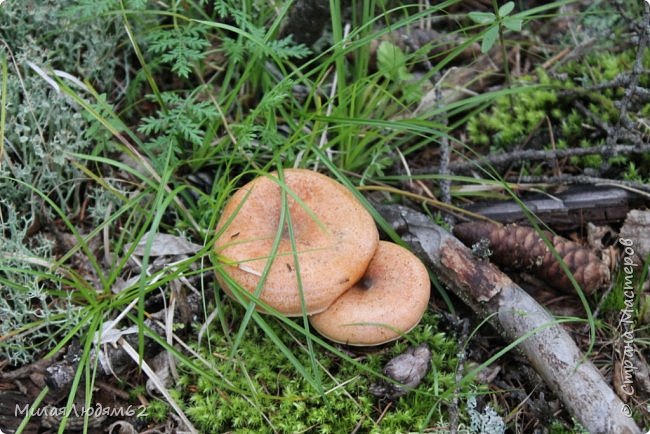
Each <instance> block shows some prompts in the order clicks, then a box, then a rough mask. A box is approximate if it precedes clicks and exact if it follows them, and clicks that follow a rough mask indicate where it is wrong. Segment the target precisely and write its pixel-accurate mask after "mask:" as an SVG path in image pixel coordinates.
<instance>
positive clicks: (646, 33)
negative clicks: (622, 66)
mask: <svg viewBox="0 0 650 434" xmlns="http://www.w3.org/2000/svg"><path fill="white" fill-rule="evenodd" d="M642 20H643V21H642V22H643V23H645V25H644V26H643V28H642V29H641V36H640V37H639V45H638V46H637V52H636V60H635V62H634V66H633V67H632V73H631V74H630V82H629V85H628V88H627V89H625V96H624V97H623V100H622V101H621V112H620V115H619V117H618V122H617V123H616V127H614V131H613V134H612V135H610V136H609V137H607V144H608V145H615V144H616V142H617V141H618V138H619V136H620V134H621V129H622V124H623V122H624V121H627V120H628V119H627V109H628V107H629V105H630V101H631V100H632V96H634V92H635V90H636V87H637V85H638V84H639V76H640V75H641V73H642V72H643V55H644V53H645V50H646V48H647V47H648V45H649V43H650V6H649V5H648V4H647V3H646V4H644V7H643V18H642Z"/></svg>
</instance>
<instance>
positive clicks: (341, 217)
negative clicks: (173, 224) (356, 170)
mask: <svg viewBox="0 0 650 434" xmlns="http://www.w3.org/2000/svg"><path fill="white" fill-rule="evenodd" d="M284 182H285V185H286V187H287V194H286V198H287V210H288V213H289V215H290V218H291V224H292V228H293V233H294V240H295V244H296V250H297V256H298V265H299V272H300V281H301V284H302V293H303V296H304V301H305V309H306V312H307V313H308V314H312V313H317V312H320V311H322V310H324V309H325V308H327V307H328V306H329V305H330V304H331V303H332V302H333V301H334V300H336V298H338V296H339V295H341V294H342V293H343V292H344V291H345V290H347V289H348V288H350V287H351V286H352V285H353V284H354V283H355V282H357V281H358V280H359V279H360V278H361V276H363V273H364V272H365V270H366V268H367V267H368V263H369V262H370V259H371V258H372V256H373V254H374V252H375V249H376V248H377V243H378V242H379V234H378V232H377V228H376V226H375V223H374V220H373V219H372V216H371V215H370V214H369V213H368V211H367V210H366V209H365V208H364V207H363V205H362V204H361V203H360V202H359V201H358V200H357V199H356V198H355V197H354V195H353V194H352V193H351V192H350V191H348V190H347V189H346V188H345V187H344V186H343V185H341V184H339V183H337V182H336V181H334V180H333V179H331V178H328V177H327V176H324V175H321V174H319V173H317V172H314V171H311V170H304V169H286V170H284ZM281 192H282V189H281V187H280V183H279V181H278V178H277V174H276V173H273V174H271V175H270V176H263V177H259V178H256V179H254V180H253V181H251V182H249V183H248V184H246V185H245V186H243V187H242V188H241V189H240V190H238V191H237V192H236V193H235V194H234V195H233V196H232V198H231V199H230V200H229V201H228V203H227V204H226V206H225V207H224V210H223V214H222V216H221V218H220V220H219V223H218V224H217V231H222V230H223V233H222V234H221V235H220V236H219V238H218V239H217V241H216V243H215V251H216V253H217V254H218V255H220V256H221V257H222V258H224V262H223V264H222V266H223V268H224V270H225V271H226V273H228V274H229V275H230V277H232V279H234V281H235V282H237V283H238V284H239V285H241V286H242V287H243V288H245V289H246V290H247V291H248V292H250V293H253V292H254V291H255V288H256V287H257V285H258V283H259V281H260V277H261V276H262V272H263V270H264V268H265V265H266V263H267V261H268V260H270V259H272V260H273V263H272V265H271V267H270V270H269V272H268V274H267V276H266V280H265V281H264V283H263V287H262V291H261V293H260V295H259V296H260V299H261V300H262V301H264V302H265V303H267V304H268V305H269V306H271V307H273V308H275V309H277V310H278V311H280V312H282V313H284V314H286V315H288V316H298V315H301V314H302V308H301V298H300V292H299V284H298V278H297V272H298V270H297V269H296V265H295V261H294V255H293V251H292V246H291V239H290V238H289V234H288V230H287V228H286V226H285V227H284V228H282V239H281V241H280V244H279V247H278V249H277V254H276V256H275V258H270V256H271V253H272V246H273V242H274V239H275V238H276V234H277V231H278V228H279V223H280V212H281V208H282V200H281V197H282V193H281ZM294 195H295V196H296V197H298V198H299V199H300V202H299V201H297V200H295V198H294ZM231 219H232V220H231ZM217 279H218V280H219V283H220V284H221V286H222V287H223V288H224V290H226V292H227V293H229V294H230V292H229V291H230V290H231V288H228V286H227V285H226V283H225V281H224V279H223V277H222V276H220V275H219V274H217ZM230 295H231V294H230Z"/></svg>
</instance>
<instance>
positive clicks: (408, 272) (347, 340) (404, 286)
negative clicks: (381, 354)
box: [310, 241, 431, 346]
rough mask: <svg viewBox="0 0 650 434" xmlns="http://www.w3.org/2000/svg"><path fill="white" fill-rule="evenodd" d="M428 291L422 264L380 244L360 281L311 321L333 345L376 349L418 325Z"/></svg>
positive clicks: (397, 248)
mask: <svg viewBox="0 0 650 434" xmlns="http://www.w3.org/2000/svg"><path fill="white" fill-rule="evenodd" d="M430 292H431V283H430V281H429V274H428V273H427V270H426V268H425V266H424V264H422V262H421V261H420V260H419V259H418V258H417V257H416V256H415V255H414V254H413V253H411V252H410V251H408V250H407V249H405V248H403V247H401V246H398V245H397V244H393V243H389V242H386V241H380V242H379V245H378V246H377V251H376V252H375V255H374V256H373V258H372V260H371V261H370V264H369V266H368V269H367V270H366V273H365V274H364V276H363V278H362V279H361V280H360V281H359V282H357V283H356V284H355V285H354V286H353V287H352V288H350V289H349V290H348V291H346V292H345V293H343V294H342V295H341V296H340V297H339V298H337V299H336V301H335V302H334V303H333V304H332V305H331V306H330V307H329V308H327V309H326V310H325V311H323V312H321V313H319V314H316V315H312V316H311V317H310V322H311V324H312V326H313V327H314V328H315V329H316V330H317V331H318V332H319V333H320V334H321V335H323V336H325V337H326V338H328V339H330V340H332V341H335V342H339V343H342V344H347V345H355V346H370V345H379V344H383V343H386V342H390V341H393V340H395V339H397V338H399V337H400V336H402V335H403V334H405V333H407V332H409V331H410V330H411V329H413V327H415V326H416V325H417V324H418V322H420V319H421V318H422V315H423V314H424V311H425V310H426V308H427V304H428V302H429V294H430Z"/></svg>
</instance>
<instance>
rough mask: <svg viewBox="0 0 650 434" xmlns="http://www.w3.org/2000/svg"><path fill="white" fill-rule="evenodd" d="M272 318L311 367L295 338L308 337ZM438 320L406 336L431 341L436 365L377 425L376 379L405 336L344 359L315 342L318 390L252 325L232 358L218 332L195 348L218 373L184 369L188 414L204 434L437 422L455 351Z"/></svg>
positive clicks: (395, 428)
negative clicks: (373, 386)
mask: <svg viewBox="0 0 650 434" xmlns="http://www.w3.org/2000/svg"><path fill="white" fill-rule="evenodd" d="M226 306H227V309H226V311H227V312H228V313H227V315H228V316H229V315H233V316H232V318H238V317H241V316H242V315H243V311H242V310H241V308H239V307H238V306H232V305H231V304H230V303H229V302H227V303H226ZM297 321H298V322H299V323H300V321H301V320H299V319H298V320H297ZM269 322H270V324H271V327H272V328H273V330H274V331H275V332H276V333H277V334H278V336H280V337H281V338H282V339H283V341H284V343H285V344H286V345H287V346H288V347H289V348H290V349H291V350H292V351H293V353H294V355H295V356H296V358H297V359H298V360H299V361H300V363H302V364H303V366H310V358H309V354H308V353H307V351H306V349H305V348H306V346H305V345H304V342H300V343H299V342H297V341H304V337H301V336H299V337H297V338H296V339H294V338H292V337H291V336H290V334H289V333H288V332H287V331H286V330H283V329H282V326H281V325H280V324H279V323H277V322H275V321H269ZM435 325H436V319H435V317H434V316H433V315H431V314H427V315H426V316H425V318H424V319H423V320H422V322H421V324H420V325H419V326H418V327H416V329H414V330H413V331H412V332H411V333H409V335H408V337H409V339H410V340H412V341H413V342H417V343H423V342H426V343H427V344H429V346H430V347H431V349H432V354H433V358H432V366H433V368H432V369H431V370H430V371H429V373H428V374H427V376H426V377H425V379H424V380H423V382H422V384H421V385H420V387H419V388H418V389H417V391H415V392H413V393H410V394H408V395H406V396H403V397H401V398H400V399H399V400H398V401H396V402H395V404H393V405H392V406H391V409H390V410H389V411H388V412H387V413H385V414H384V415H383V417H382V418H381V422H380V423H378V424H377V423H375V421H376V420H377V419H378V417H379V413H378V410H377V406H376V398H374V397H373V396H372V395H370V393H369V392H368V387H369V385H370V384H372V383H373V382H376V381H378V379H379V377H378V374H377V373H379V372H381V369H382V366H383V365H384V364H385V363H386V362H387V361H388V360H389V359H390V358H391V357H393V356H395V355H397V354H399V353H401V352H403V351H404V350H405V349H406V348H407V346H408V342H407V341H403V340H402V341H400V342H397V343H394V344H390V345H388V346H386V347H383V348H381V349H373V350H371V351H370V352H366V353H363V352H360V353H359V354H358V355H357V356H355V357H354V358H353V359H350V358H348V359H347V360H346V358H345V355H344V354H343V353H338V354H333V353H331V352H329V351H327V350H325V349H323V348H321V347H319V346H315V349H314V351H315V353H316V354H315V357H316V360H317V361H318V363H319V365H320V367H319V373H318V375H320V378H321V382H322V387H323V390H324V392H325V393H324V394H323V395H320V394H319V393H318V392H317V391H315V390H314V388H313V387H312V386H311V385H310V384H309V382H308V381H306V379H305V378H304V377H303V376H302V375H301V374H299V373H298V372H297V371H296V369H295V368H294V366H293V365H292V364H291V363H290V362H289V361H288V359H287V358H286V357H285V356H284V355H283V354H282V353H281V352H280V351H279V349H278V347H277V346H276V345H275V344H274V343H273V342H272V341H271V340H270V339H269V338H268V337H267V336H266V335H265V333H264V332H263V331H262V330H261V329H260V328H259V327H257V326H255V325H251V326H249V328H248V330H247V332H246V334H245V336H244V340H243V341H242V343H241V346H240V348H239V350H238V351H237V354H236V355H235V356H234V357H232V358H231V357H230V356H229V352H230V348H231V345H232V343H231V342H230V341H229V340H228V339H226V338H225V337H224V334H223V332H221V331H214V332H213V333H212V335H211V338H210V340H209V343H207V345H203V346H202V347H201V348H199V349H198V351H199V352H201V353H202V355H203V356H204V357H205V358H206V359H207V360H209V361H210V363H211V365H212V367H213V368H212V369H211V371H212V372H219V375H218V376H215V375H199V376H197V375H196V374H192V373H185V374H184V376H183V378H182V380H181V383H180V385H181V387H182V388H183V390H185V398H186V404H187V407H186V412H187V414H188V415H189V417H190V418H191V420H192V421H193V422H194V423H195V424H196V426H197V428H198V429H199V430H201V431H202V432H223V431H227V430H232V431H235V432H272V431H273V430H274V429H275V430H276V431H280V432H301V431H305V430H315V431H318V432H323V433H340V432H352V431H353V430H354V429H355V428H357V427H358V429H360V430H361V431H362V432H378V433H379V432H390V433H395V432H405V431H411V430H414V429H424V428H426V427H428V426H434V423H435V421H438V420H439V419H441V418H443V417H444V412H440V411H437V412H433V413H432V408H436V407H437V408H440V407H441V405H440V403H441V402H442V401H443V400H444V399H443V398H444V397H448V396H449V393H450V391H451V390H453V384H454V369H455V363H456V361H455V358H454V355H455V354H456V352H457V349H456V344H455V342H454V341H453V340H451V339H449V338H448V337H447V336H445V335H444V334H442V333H439V332H436V327H435ZM296 340H297V341H296ZM208 345H209V347H210V350H209V351H208V349H207V346H208ZM353 360H354V362H353ZM222 379H224V380H222ZM224 384H229V386H228V387H224ZM190 390H191V393H190Z"/></svg>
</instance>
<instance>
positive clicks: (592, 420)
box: [377, 205, 641, 434]
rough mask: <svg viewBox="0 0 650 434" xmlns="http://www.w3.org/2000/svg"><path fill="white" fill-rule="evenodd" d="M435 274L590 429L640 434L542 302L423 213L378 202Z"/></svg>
mask: <svg viewBox="0 0 650 434" xmlns="http://www.w3.org/2000/svg"><path fill="white" fill-rule="evenodd" d="M377 210H378V211H379V212H380V213H381V214H382V215H383V216H384V218H385V219H386V220H387V221H388V222H389V223H390V224H391V226H393V228H395V230H396V231H397V232H398V233H399V234H400V236H401V237H402V239H404V241H406V242H407V243H409V244H410V246H411V247H412V249H413V250H414V252H415V253H416V254H417V255H418V256H420V258H421V259H422V260H423V261H425V263H427V264H428V266H429V267H431V270H432V271H433V272H434V273H435V274H436V275H437V276H438V278H439V279H440V280H441V281H442V282H443V283H445V285H447V287H448V288H449V289H451V290H452V291H453V292H454V293H455V294H456V295H458V296H459V297H460V298H461V299H462V300H463V301H464V302H465V303H466V304H467V305H468V306H470V307H471V308H472V310H473V311H474V312H475V313H476V314H477V315H478V316H479V317H480V318H481V319H484V318H488V317H491V319H490V323H491V324H492V325H493V326H494V327H495V328H496V329H497V330H498V331H499V333H500V334H501V335H502V336H503V337H504V338H505V339H506V340H508V341H510V342H514V341H517V340H520V339H521V342H520V343H519V345H518V348H519V349H520V350H521V351H522V353H523V354H524V355H525V356H526V357H527V358H528V360H529V361H530V364H531V365H532V366H533V368H534V369H535V370H536V371H537V373H538V374H539V375H540V376H541V377H542V379H543V380H544V381H545V382H546V384H547V385H548V386H549V387H550V388H551V390H552V391H553V392H554V393H555V394H556V395H557V396H558V397H559V398H560V399H561V400H562V401H563V402H564V405H565V406H566V408H567V409H568V410H569V411H570V412H571V414H572V415H573V416H574V417H575V418H576V419H577V420H578V421H579V422H580V423H581V424H582V425H583V426H584V427H585V428H586V429H587V430H588V431H589V432H590V433H594V434H596V433H603V434H604V433H612V434H614V433H616V434H641V430H640V429H639V427H638V426H637V425H636V423H635V422H634V420H633V419H632V418H631V417H629V416H627V415H625V414H624V411H625V409H626V408H627V407H626V406H625V404H623V402H622V401H621V400H620V399H619V398H618V396H617V395H616V394H615V393H614V392H613V391H612V389H611V388H610V387H609V386H608V384H607V383H606V381H605V379H604V378H603V377H602V375H601V374H600V372H599V371H598V369H596V367H595V366H594V365H593V364H592V363H591V362H590V361H589V360H587V359H585V358H584V354H583V353H582V352H581V351H580V349H579V348H578V347H577V345H576V344H575V342H574V341H573V339H571V337H570V336H569V334H568V333H567V332H566V331H565V330H564V329H563V328H562V326H561V325H560V324H558V323H557V322H556V320H555V319H554V318H553V316H551V315H550V314H549V313H548V312H547V311H546V310H545V309H544V308H543V307H542V306H540V305H539V304H538V303H537V302H536V301H535V300H534V299H533V298H532V297H531V296H529V295H528V294H527V293H526V292H525V291H524V290H523V289H521V288H520V287H519V286H518V285H516V284H515V283H514V282H512V280H510V278H509V277H508V276H506V275H505V274H504V273H502V272H501V271H499V269H497V268H496V267H495V266H493V265H492V264H491V263H490V262H488V261H486V260H482V259H479V258H476V257H475V256H474V255H472V253H471V251H470V250H469V249H468V248H467V247H465V246H464V245H463V244H462V243H461V242H460V241H459V240H458V239H456V238H455V237H454V236H453V235H451V234H450V233H449V232H447V231H445V230H444V229H442V228H441V227H439V226H438V225H436V224H434V223H433V222H432V221H430V220H429V219H428V218H427V217H426V216H425V215H424V214H421V213H419V212H416V211H413V210H411V209H409V208H406V207H402V206H395V205H391V206H378V207H377Z"/></svg>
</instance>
